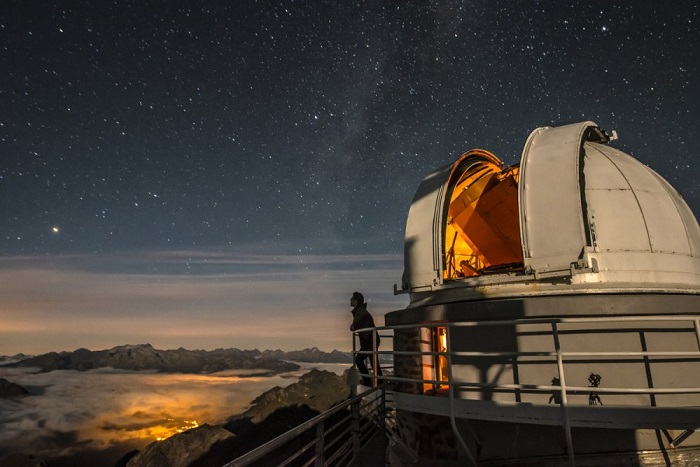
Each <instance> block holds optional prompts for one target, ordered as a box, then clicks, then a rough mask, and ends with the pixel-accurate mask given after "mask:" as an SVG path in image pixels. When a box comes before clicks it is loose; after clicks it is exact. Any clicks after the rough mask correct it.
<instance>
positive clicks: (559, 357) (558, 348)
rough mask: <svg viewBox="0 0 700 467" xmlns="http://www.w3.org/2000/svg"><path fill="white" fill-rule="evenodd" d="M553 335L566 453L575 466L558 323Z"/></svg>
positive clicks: (554, 327) (553, 325) (570, 463)
mask: <svg viewBox="0 0 700 467" xmlns="http://www.w3.org/2000/svg"><path fill="white" fill-rule="evenodd" d="M552 336H553V337H554V350H555V351H556V353H557V372H558V373H559V385H560V387H561V419H562V424H563V425H564V436H565V438H566V453H567V456H568V457H569V465H571V467H574V466H575V465H576V462H575V461H574V442H573V440H572V439H571V423H570V422H569V408H568V405H567V404H568V400H567V397H566V379H565V378H564V359H563V357H562V354H561V346H560V345H559V331H558V329H557V323H555V322H552Z"/></svg>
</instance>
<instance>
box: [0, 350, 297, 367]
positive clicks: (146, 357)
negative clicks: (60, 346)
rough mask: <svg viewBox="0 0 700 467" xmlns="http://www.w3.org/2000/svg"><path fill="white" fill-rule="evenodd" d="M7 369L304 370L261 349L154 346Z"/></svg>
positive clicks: (61, 355)
mask: <svg viewBox="0 0 700 467" xmlns="http://www.w3.org/2000/svg"><path fill="white" fill-rule="evenodd" d="M0 365H1V364H0ZM4 366H10V367H37V368H39V371H41V372H49V371H54V370H77V371H87V370H93V369H96V368H106V367H111V368H115V369H120V370H134V371H140V370H156V371H159V372H163V373H215V372H218V371H224V370H233V369H251V370H266V371H267V372H270V373H281V372H287V371H295V370H298V369H299V368H300V367H299V365H296V364H294V363H290V362H287V361H282V360H279V359H274V358H269V357H265V356H262V355H261V352H260V351H258V350H253V351H250V350H239V349H216V350H210V351H207V350H187V349H183V348H179V349H175V350H158V349H154V348H153V346H151V345H150V344H139V345H122V346H117V347H114V348H112V349H108V350H97V351H93V350H88V349H78V350H75V351H73V352H50V353H46V354H42V355H37V356H35V357H29V358H25V359H21V360H19V361H16V362H13V363H8V364H5V365H4Z"/></svg>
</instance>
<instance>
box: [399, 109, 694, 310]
mask: <svg viewBox="0 0 700 467" xmlns="http://www.w3.org/2000/svg"><path fill="white" fill-rule="evenodd" d="M608 142H609V138H608V136H607V135H606V134H605V133H604V132H603V131H602V130H601V129H600V128H599V127H598V126H597V125H596V124H595V123H593V122H582V123H576V124H572V125H566V126H561V127H544V128H538V129H536V130H535V131H533V132H532V133H531V134H530V136H529V138H528V139H527V141H526V143H525V147H524V149H523V153H522V157H521V160H520V164H519V165H517V166H514V167H506V166H504V164H503V163H502V162H501V161H500V160H499V159H498V158H497V157H496V156H494V155H493V154H491V153H489V152H487V151H483V150H472V151H469V152H467V153H465V154H464V155H462V156H461V157H460V158H459V159H458V160H457V161H456V162H455V163H454V164H450V165H448V166H445V167H443V168H441V169H438V170H437V171H435V172H434V173H432V174H430V175H428V176H427V177H426V178H425V179H424V180H423V182H422V183H421V185H420V186H419V188H418V190H417V192H416V195H415V198H414V200H413V202H412V205H411V208H410V210H409V214H408V220H407V223H406V239H405V257H404V268H405V269H404V277H403V281H402V287H401V288H402V291H404V292H410V293H411V302H412V304H415V302H417V301H421V302H425V301H429V302H436V301H437V302H440V301H454V300H463V299H471V298H473V299H483V298H491V297H514V296H528V295H557V294H581V293H630V292H635V293H640V292H641V293H645V292H649V293H674V294H678V293H682V294H700V227H699V226H698V222H697V220H696V219H695V217H694V216H693V213H692V212H691V210H690V209H689V208H688V205H687V204H686V203H685V202H684V201H683V199H682V198H681V197H680V195H679V194H678V193H677V192H676V191H675V190H674V189H673V187H671V185H670V184H669V183H668V182H666V181H665V180H664V179H663V178H662V177H660V176H659V175H658V174H657V173H656V172H654V171H653V170H651V169H650V168H649V167H647V166H645V165H643V164H642V163H640V162H639V161H637V160H636V159H634V158H633V157H631V156H630V155H628V154H625V153H623V152H621V151H619V150H616V149H614V148H612V147H610V146H608V145H607V143H608Z"/></svg>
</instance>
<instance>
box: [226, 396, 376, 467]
mask: <svg viewBox="0 0 700 467" xmlns="http://www.w3.org/2000/svg"><path fill="white" fill-rule="evenodd" d="M384 410H385V399H384V388H383V387H378V388H373V389H370V390H368V391H366V392H364V393H362V394H359V395H354V396H353V397H351V398H349V399H348V400H346V401H344V402H341V403H340V404H338V405H336V406H334V407H332V408H330V409H329V410H327V411H325V412H323V413H321V414H319V415H317V416H315V417H314V418H312V419H310V420H308V421H306V422H304V423H302V424H301V425H299V426H296V427H294V428H292V429H291V430H289V431H287V432H286V433H283V434H282V435H280V436H278V437H277V438H274V439H272V440H270V441H268V442H267V443H265V444H263V445H261V446H259V447H257V448H255V449H253V450H252V451H249V452H247V453H246V454H244V455H242V456H240V457H238V458H236V459H234V460H232V461H230V462H228V463H227V464H225V465H224V466H223V467H247V466H252V465H276V466H286V465H290V464H293V465H304V466H311V465H313V466H315V467H320V466H329V465H331V466H335V465H337V466H348V465H357V466H359V459H360V451H361V450H362V448H363V446H365V444H366V443H367V442H368V441H369V440H370V439H371V438H372V436H373V435H375V434H376V433H377V432H379V431H382V430H383V429H384ZM378 420H379V421H380V422H381V423H379V422H378ZM382 435H383V433H382ZM300 444H301V445H300ZM280 453H283V454H281V455H280ZM275 455H277V457H276V458H275ZM269 456H273V459H269Z"/></svg>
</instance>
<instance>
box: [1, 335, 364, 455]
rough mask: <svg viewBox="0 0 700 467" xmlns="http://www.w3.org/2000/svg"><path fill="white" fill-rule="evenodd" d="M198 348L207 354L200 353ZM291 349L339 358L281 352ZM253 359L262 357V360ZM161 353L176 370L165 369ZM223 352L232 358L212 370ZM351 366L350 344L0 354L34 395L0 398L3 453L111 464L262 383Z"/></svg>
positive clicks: (212, 414) (4, 372) (253, 393)
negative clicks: (334, 348) (344, 347)
mask: <svg viewBox="0 0 700 467" xmlns="http://www.w3.org/2000/svg"><path fill="white" fill-rule="evenodd" d="M202 355H206V356H207V358H206V359H200V357H201V356H202ZM273 355H274V356H273ZM285 356H294V357H295V358H297V359H300V360H304V358H305V356H307V357H309V358H312V359H316V360H326V361H332V360H336V361H337V362H336V363H309V362H303V361H302V362H296V363H294V362H288V361H286V360H285V361H283V360H281V359H278V358H277V357H285ZM18 360H19V361H18ZM217 361H218V362H219V363H217ZM255 361H257V362H262V364H260V365H257V366H256V364H255ZM164 362H168V363H167V364H168V365H169V367H170V368H169V370H172V371H176V372H170V371H164V368H163V364H164ZM197 362H199V364H200V365H201V366H200V367H199V368H198V367H197V366H196V363H197ZM222 362H227V363H228V364H229V365H230V367H231V368H229V369H226V370H222V371H215V372H210V371H209V370H210V369H212V367H211V365H220V364H221V363H222ZM24 365H31V366H24ZM99 365H111V366H99ZM115 366H121V367H122V368H115ZM350 366H351V359H350V355H349V354H347V353H344V352H334V353H330V352H328V353H327V352H322V351H319V350H318V349H313V348H312V349H306V350H299V351H295V352H290V353H289V354H287V353H284V352H282V353H281V352H280V351H259V350H254V351H248V350H238V349H220V350H218V351H213V352H209V351H201V350H200V351H196V350H195V351H191V350H186V349H174V350H160V349H155V348H154V347H152V346H151V345H148V344H138V345H123V346H117V347H114V348H112V349H104V350H99V351H89V350H87V349H78V350H77V351H71V352H55V353H48V354H44V355H37V356H34V357H26V358H20V359H18V358H6V357H3V358H2V360H1V361H0V378H3V379H6V380H8V381H11V382H13V383H16V384H19V385H20V386H22V387H24V388H26V389H27V390H28V391H29V392H30V395H27V396H22V397H8V398H0V459H2V458H3V457H5V456H6V455H7V454H9V453H11V452H14V451H21V452H25V453H28V454H32V455H36V456H38V457H39V458H43V459H52V460H53V463H52V464H51V465H95V464H91V462H93V461H95V460H96V459H97V460H99V462H100V464H97V465H109V466H111V465H113V464H114V463H115V462H116V461H117V460H118V459H119V458H120V457H121V456H122V455H124V454H126V453H127V452H129V451H130V450H133V449H142V448H143V447H144V446H146V445H147V444H149V443H151V442H153V441H156V440H158V439H163V438H167V437H169V436H171V435H173V434H176V433H178V432H179V431H182V430H186V429H189V428H193V427H196V426H198V425H201V424H203V423H208V424H217V423H222V422H223V421H225V420H226V419H227V418H228V417H230V416H232V415H235V414H239V413H242V412H243V411H244V410H246V409H247V408H248V407H249V405H250V403H251V402H252V401H253V400H254V399H255V398H256V397H257V396H259V395H260V394H261V393H263V392H264V391H266V390H268V389H271V388H272V387H274V386H281V387H285V386H288V385H290V384H292V383H294V382H295V381H297V379H298V378H299V376H301V375H302V374H304V373H305V372H306V371H308V370H309V369H311V368H320V369H327V370H330V371H333V372H335V373H337V374H342V373H343V371H344V370H346V369H347V368H349V367H350ZM58 367H66V368H70V369H57V368H58ZM126 368H130V369H126ZM135 368H139V369H135ZM178 369H179V370H186V372H181V371H180V372H177V371H178ZM76 463H77V464H76Z"/></svg>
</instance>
